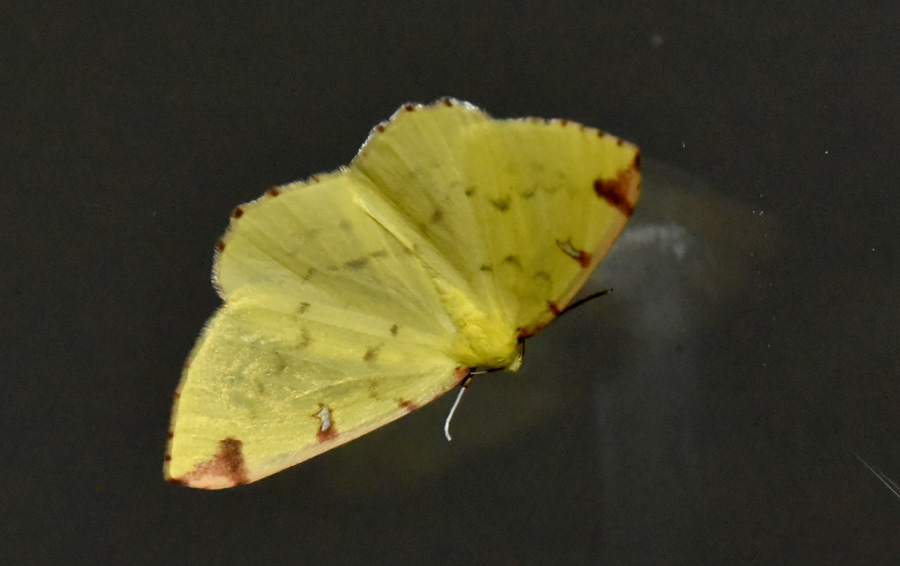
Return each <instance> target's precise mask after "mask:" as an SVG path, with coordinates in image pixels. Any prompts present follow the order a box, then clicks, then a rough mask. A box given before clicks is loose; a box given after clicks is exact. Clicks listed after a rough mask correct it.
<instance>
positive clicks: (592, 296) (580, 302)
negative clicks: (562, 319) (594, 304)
mask: <svg viewBox="0 0 900 566" xmlns="http://www.w3.org/2000/svg"><path fill="white" fill-rule="evenodd" d="M607 293H612V288H609V289H603V290H602V291H598V292H596V293H591V294H590V295H588V296H587V297H585V298H583V299H579V300H577V301H575V302H574V303H572V304H571V305H569V306H567V307H566V308H564V309H563V310H562V311H561V312H560V313H559V315H557V316H562V315H564V314H566V313H567V312H569V311H570V310H572V309H574V308H576V307H580V306H581V305H583V304H584V303H586V302H588V301H592V300H594V299H596V298H597V297H602V296H603V295H606V294H607Z"/></svg>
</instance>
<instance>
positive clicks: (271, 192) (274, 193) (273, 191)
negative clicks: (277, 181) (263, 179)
mask: <svg viewBox="0 0 900 566" xmlns="http://www.w3.org/2000/svg"><path fill="white" fill-rule="evenodd" d="M266 194H267V195H269V196H270V197H277V196H278V195H280V194H281V190H280V189H279V188H278V187H272V188H271V189H269V190H268V191H266Z"/></svg>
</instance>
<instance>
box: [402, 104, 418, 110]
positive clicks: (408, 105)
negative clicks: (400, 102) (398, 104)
mask: <svg viewBox="0 0 900 566" xmlns="http://www.w3.org/2000/svg"><path fill="white" fill-rule="evenodd" d="M403 108H404V109H405V110H406V111H407V112H412V111H413V110H415V109H416V107H415V106H413V105H412V104H407V105H406V106H404V107H403Z"/></svg>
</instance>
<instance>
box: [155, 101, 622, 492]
mask: <svg viewBox="0 0 900 566" xmlns="http://www.w3.org/2000/svg"><path fill="white" fill-rule="evenodd" d="M639 181H640V175H639V153H638V150H637V148H636V147H634V146H632V145H630V144H626V143H623V142H621V141H620V140H618V139H617V138H614V137H612V136H608V135H605V134H603V133H602V132H599V131H597V130H594V129H591V128H586V127H584V126H580V125H578V124H574V123H571V122H566V121H561V120H554V121H549V122H548V121H543V120H536V119H524V120H493V119H491V118H490V117H489V116H487V115H486V114H485V113H483V112H482V111H480V110H478V109H477V108H475V107H474V106H471V105H469V104H466V103H460V102H457V101H454V100H451V99H445V100H442V101H439V102H437V103H435V104H433V105H431V106H419V105H406V106H404V107H402V108H401V109H400V110H398V111H397V113H396V114H395V115H394V116H393V117H392V119H391V120H390V121H389V122H387V123H384V124H381V125H379V126H378V127H376V129H375V130H373V132H372V134H371V135H370V137H369V139H368V140H367V142H366V143H365V145H364V146H363V148H362V149H361V150H360V153H359V155H358V156H357V158H356V159H355V160H354V161H353V162H352V163H351V165H350V166H349V167H348V168H345V169H341V170H339V171H337V172H335V173H331V174H328V175H321V176H316V177H313V178H312V179H311V180H310V182H308V183H294V184H292V185H287V186H285V187H277V188H275V189H271V190H270V191H269V192H268V193H267V194H266V195H264V196H263V197H262V198H261V199H259V200H257V201H255V202H253V203H249V204H247V205H242V206H240V207H238V208H237V209H236V210H235V213H234V215H233V218H232V225H231V227H230V228H229V230H228V232H226V234H225V236H223V238H222V240H221V241H220V242H219V244H218V246H217V249H218V255H217V261H216V268H215V280H216V284H217V287H218V289H219V293H220V295H221V296H222V298H223V299H224V301H225V305H224V306H223V307H222V308H221V309H220V310H219V311H218V312H217V313H216V315H214V316H213V318H212V319H211V320H210V322H209V323H208V325H207V327H206V329H205V330H204V332H203V333H202V335H201V337H200V339H199V340H198V342H197V345H196V346H195V348H194V350H193V352H192V353H191V355H190V357H189V359H188V363H187V364H186V367H185V371H184V375H183V377H182V381H181V384H180V385H179V389H178V393H177V394H176V404H175V409H174V411H173V417H172V428H171V430H170V436H169V445H168V450H167V454H166V465H165V475H166V477H167V478H168V479H170V480H173V481H178V482H181V483H185V484H187V485H190V486H192V487H202V488H222V487H230V486H233V485H237V484H240V483H246V482H250V481H255V480H257V479H260V478H262V477H265V476H267V475H270V474H272V473H274V472H277V471H279V470H281V469H284V468H286V467H289V466H291V465H294V464H296V463H299V462H301V461H303V460H306V459H308V458H310V457H312V456H315V455H316V454H319V453H321V452H323V451H325V450H328V449H330V448H332V447H334V446H337V445H340V444H342V443H344V442H347V441H348V440H351V439H353V438H356V437H358V436H360V435H362V434H365V433H366V432H368V431H370V430H373V429H374V428H377V427H379V426H382V425H383V424H385V423H387V422H390V421H391V420H394V419H396V418H398V417H400V416H402V415H404V414H406V413H407V412H409V411H410V410H413V409H415V408H418V407H419V406H421V405H423V404H425V403H427V402H429V401H430V400H432V399H434V398H435V397H437V396H439V395H440V394H442V393H444V392H445V391H447V390H448V389H450V388H452V387H453V386H454V385H456V384H457V383H459V381H460V380H461V379H463V378H464V377H465V376H466V375H467V374H468V372H469V371H470V368H474V367H487V368H507V369H516V368H517V367H518V365H519V362H520V353H519V352H520V347H519V343H520V341H521V339H523V338H525V337H528V336H531V335H533V334H534V333H535V332H537V331H538V330H540V329H541V328H542V327H543V326H545V325H546V324H547V323H549V321H550V320H552V319H553V318H554V317H555V316H556V315H557V314H558V313H559V312H560V310H561V309H562V308H563V307H564V306H565V305H566V304H567V303H568V302H570V301H571V300H572V298H573V297H574V295H575V294H576V293H577V291H578V290H579V289H580V287H581V285H582V284H583V283H584V281H585V280H586V279H587V277H588V276H589V275H590V273H591V272H592V271H593V269H594V267H596V265H597V263H598V262H599V261H600V259H601V258H602V256H603V255H604V254H605V253H606V251H607V250H608V249H609V247H610V246H611V245H612V242H613V241H614V239H615V237H616V236H617V235H618V234H619V232H621V230H622V229H623V227H624V225H625V222H626V221H627V220H628V217H629V216H630V214H631V211H632V210H633V208H634V204H635V203H636V202H637V198H638V187H639Z"/></svg>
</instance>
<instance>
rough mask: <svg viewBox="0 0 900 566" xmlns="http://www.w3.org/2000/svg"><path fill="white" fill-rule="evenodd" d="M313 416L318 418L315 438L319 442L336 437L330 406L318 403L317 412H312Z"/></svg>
mask: <svg viewBox="0 0 900 566" xmlns="http://www.w3.org/2000/svg"><path fill="white" fill-rule="evenodd" d="M312 416H313V417H316V418H317V419H319V430H318V431H316V439H317V440H318V441H319V442H320V443H323V442H329V441H332V440H334V439H335V438H337V434H338V433H337V428H336V427H335V426H334V413H332V412H331V407H329V406H328V405H325V404H324V403H319V412H318V413H313V415H312Z"/></svg>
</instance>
